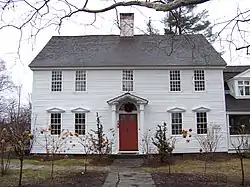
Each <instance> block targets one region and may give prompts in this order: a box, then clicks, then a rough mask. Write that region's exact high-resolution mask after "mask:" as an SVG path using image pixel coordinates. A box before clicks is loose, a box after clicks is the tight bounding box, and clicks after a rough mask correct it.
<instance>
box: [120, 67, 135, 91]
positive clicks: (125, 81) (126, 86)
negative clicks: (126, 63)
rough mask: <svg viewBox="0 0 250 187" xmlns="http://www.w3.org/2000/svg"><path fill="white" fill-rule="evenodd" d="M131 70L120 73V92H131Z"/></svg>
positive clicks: (132, 78) (132, 79) (132, 77)
mask: <svg viewBox="0 0 250 187" xmlns="http://www.w3.org/2000/svg"><path fill="white" fill-rule="evenodd" d="M133 82H134V75H133V70H123V71H122V91H133V89H134V86H133V84H134V83H133Z"/></svg>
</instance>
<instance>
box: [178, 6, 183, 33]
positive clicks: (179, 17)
mask: <svg viewBox="0 0 250 187" xmlns="http://www.w3.org/2000/svg"><path fill="white" fill-rule="evenodd" d="M178 31H179V35H181V34H182V29H181V7H180V8H179V11H178Z"/></svg>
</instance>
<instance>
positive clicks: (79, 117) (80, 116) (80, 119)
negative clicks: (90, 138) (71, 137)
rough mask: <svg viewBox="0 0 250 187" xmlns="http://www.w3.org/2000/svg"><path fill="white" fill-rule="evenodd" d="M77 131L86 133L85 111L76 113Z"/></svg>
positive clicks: (81, 133)
mask: <svg viewBox="0 0 250 187" xmlns="http://www.w3.org/2000/svg"><path fill="white" fill-rule="evenodd" d="M75 133H77V134H79V135H85V113H75Z"/></svg>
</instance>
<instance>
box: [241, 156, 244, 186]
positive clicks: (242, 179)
mask: <svg viewBox="0 0 250 187" xmlns="http://www.w3.org/2000/svg"><path fill="white" fill-rule="evenodd" d="M240 166H241V184H242V185H244V183H245V172H244V163H243V156H240Z"/></svg>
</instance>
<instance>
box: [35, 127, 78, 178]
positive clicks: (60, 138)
mask: <svg viewBox="0 0 250 187" xmlns="http://www.w3.org/2000/svg"><path fill="white" fill-rule="evenodd" d="M35 131H36V132H37V134H39V136H37V139H38V138H40V139H39V140H41V138H44V139H42V140H43V141H39V140H38V141H36V143H37V144H38V145H40V146H41V147H42V148H43V149H45V152H46V155H47V156H48V158H50V159H49V160H50V162H51V173H50V176H51V179H52V180H53V179H54V166H55V156H56V155H57V154H60V153H66V150H69V149H70V148H68V147H67V143H68V142H67V140H68V138H69V137H73V136H74V134H73V133H72V132H69V131H68V130H64V129H63V130H62V132H60V134H59V135H53V133H51V127H49V128H42V129H36V130H35Z"/></svg>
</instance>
